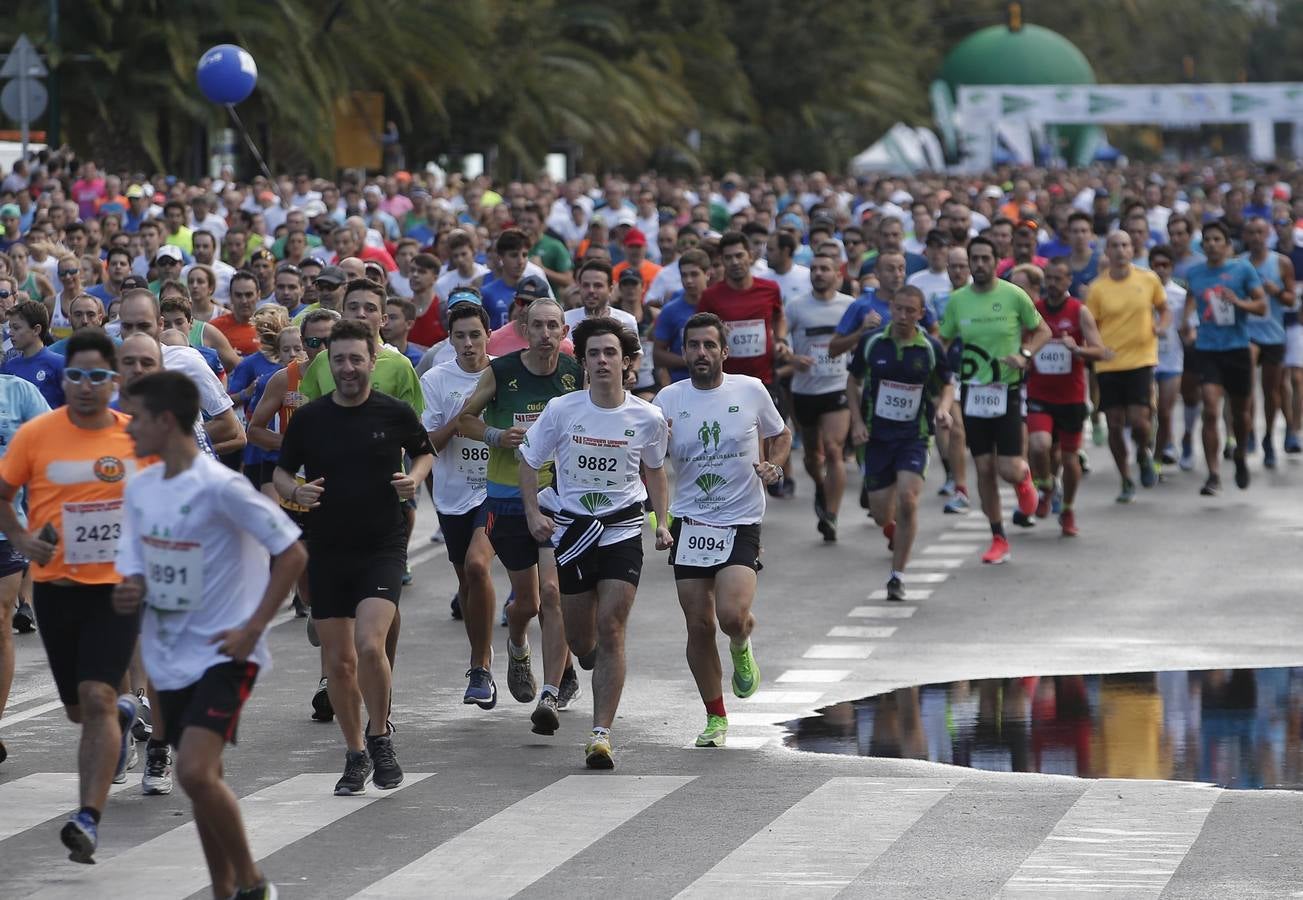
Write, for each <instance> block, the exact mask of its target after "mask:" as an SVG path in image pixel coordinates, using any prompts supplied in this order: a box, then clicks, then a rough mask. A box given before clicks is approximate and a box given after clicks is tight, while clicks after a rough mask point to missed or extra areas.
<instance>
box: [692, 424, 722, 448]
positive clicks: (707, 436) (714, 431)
mask: <svg viewBox="0 0 1303 900" xmlns="http://www.w3.org/2000/svg"><path fill="white" fill-rule="evenodd" d="M722 431H723V429H721V428H720V427H719V422H718V421H715V422H702V423H701V427H700V428H698V429H697V440H699V441H701V452H702V453H708V452H709V451H710V442H711V440H712V439H713V440H714V441H715V452H717V453H718V452H719V436H720V434H721V432H722Z"/></svg>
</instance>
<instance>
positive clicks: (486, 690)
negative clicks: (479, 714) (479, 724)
mask: <svg viewBox="0 0 1303 900" xmlns="http://www.w3.org/2000/svg"><path fill="white" fill-rule="evenodd" d="M466 677H467V678H469V679H470V683H469V684H467V685H466V693H464V694H462V698H461V702H462V703H465V704H466V705H468V706H469V705H471V704H474V705H475V706H478V707H479V708H480V709H493V707H495V706H497V705H498V686H497V684H495V683H494V681H493V673H492V672H490V671H489V670H488V669H486V668H484V667H483V666H475V667H474V668H471V669H468V670H467V671H466Z"/></svg>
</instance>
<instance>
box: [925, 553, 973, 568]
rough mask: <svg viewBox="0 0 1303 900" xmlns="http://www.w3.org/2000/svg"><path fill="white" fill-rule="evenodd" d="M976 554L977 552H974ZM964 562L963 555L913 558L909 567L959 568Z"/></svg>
mask: <svg viewBox="0 0 1303 900" xmlns="http://www.w3.org/2000/svg"><path fill="white" fill-rule="evenodd" d="M974 555H976V553H974ZM963 564H964V559H963V558H962V557H954V558H950V559H936V558H933V559H911V560H910V561H909V567H910V568H911V569H958V568H959V567H960V566H962V565H963Z"/></svg>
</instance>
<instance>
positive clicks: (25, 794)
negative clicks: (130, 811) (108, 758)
mask: <svg viewBox="0 0 1303 900" xmlns="http://www.w3.org/2000/svg"><path fill="white" fill-rule="evenodd" d="M139 784H140V782H139V781H137V780H135V779H134V778H132V777H131V773H127V782H126V783H124V784H113V785H109V794H110V795H113V794H116V793H117V792H118V791H120V790H123V789H124V788H127V787H129V786H132V785H136V786H138V785H139ZM76 808H77V773H76V772H37V773H35V774H33V775H26V776H24V777H22V778H15V779H14V780H13V781H6V782H5V783H4V784H0V810H3V813H0V841H3V840H5V839H6V838H11V837H13V836H14V835H16V834H19V833H20V832H23V831H26V830H27V829H29V828H31V827H32V826H33V825H39V824H41V823H42V822H46V821H49V820H50V819H55V818H58V817H60V816H67V815H70V814H71V813H72V812H73V811H74V810H75V809H76Z"/></svg>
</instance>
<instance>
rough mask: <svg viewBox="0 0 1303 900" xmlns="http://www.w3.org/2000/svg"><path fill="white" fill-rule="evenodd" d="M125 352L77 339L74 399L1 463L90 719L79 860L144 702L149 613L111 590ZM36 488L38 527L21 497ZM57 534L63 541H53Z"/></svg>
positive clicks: (8, 518)
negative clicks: (121, 604) (138, 670)
mask: <svg viewBox="0 0 1303 900" xmlns="http://www.w3.org/2000/svg"><path fill="white" fill-rule="evenodd" d="M116 362H117V351H116V348H115V347H114V346H113V341H112V340H111V339H110V338H109V337H108V335H106V334H105V333H104V332H103V331H100V330H98V329H86V330H84V331H80V332H78V333H77V334H75V335H74V336H73V337H72V338H71V339H70V340H69V341H68V365H67V367H66V368H65V369H64V370H63V388H64V391H65V392H66V394H67V397H68V405H67V406H66V407H65V408H63V409H59V410H55V411H54V412H51V413H47V414H46V415H43V416H39V417H38V418H36V419H34V420H33V421H31V422H28V423H27V424H25V425H23V426H22V427H21V428H19V429H18V432H17V433H16V434H15V435H14V437H13V440H12V441H11V442H10V444H9V449H8V451H7V452H6V453H5V456H4V458H3V460H0V532H3V533H4V534H5V535H7V536H8V537H9V540H10V541H11V542H12V543H13V545H14V547H15V548H16V549H17V550H18V551H19V552H20V553H21V554H22V555H23V556H25V557H26V558H27V559H28V560H30V561H31V564H32V576H33V579H34V581H35V589H34V597H33V600H34V605H35V608H36V618H37V622H38V623H39V625H40V634H41V640H42V643H43V644H44V646H45V652H46V656H47V657H48V659H49V661H50V669H51V671H52V673H53V675H54V681H55V685H56V687H57V689H58V692H59V699H60V700H61V701H63V705H64V709H65V712H66V713H67V716H68V718H69V719H70V720H71V721H73V722H75V723H78V724H80V725H81V726H82V730H81V745H80V748H79V751H78V760H79V765H78V768H79V770H80V771H79V774H80V795H81V796H80V801H79V808H78V810H77V811H76V812H75V813H74V814H73V815H72V817H71V818H70V819H69V820H68V822H67V823H66V824H65V825H64V826H63V829H62V831H61V833H60V837H61V839H62V841H63V843H64V845H65V846H66V847H67V848H68V849H69V851H70V853H69V858H70V859H71V860H73V861H74V862H81V863H90V862H93V861H94V859H93V855H94V853H95V848H96V845H97V843H98V826H99V821H100V816H101V813H102V812H103V810H104V806H105V804H106V803H107V801H108V794H109V785H110V783H111V782H112V781H113V780H114V779H115V772H118V771H121V772H123V773H124V774H125V768H126V763H127V758H128V749H129V746H130V745H129V741H130V736H131V732H130V726H131V724H132V723H133V722H134V721H135V719H136V714H137V700H136V698H135V696H133V695H131V694H123V695H122V696H121V697H118V696H117V694H118V686H119V685H121V684H122V682H123V679H124V676H125V675H126V673H127V667H128V665H129V664H130V661H131V656H132V652H133V651H134V650H135V646H136V635H137V634H138V632H139V630H140V616H139V614H138V613H136V614H119V613H117V612H115V611H114V609H113V602H112V593H113V588H114V586H115V585H116V584H117V583H118V582H120V581H121V580H122V579H121V576H119V575H118V574H117V572H116V571H115V569H114V567H113V560H114V557H115V555H116V552H117V545H118V538H119V536H120V533H121V529H122V497H123V491H124V489H125V488H126V485H127V482H128V480H129V479H130V478H131V477H132V476H134V475H135V473H136V472H137V470H138V469H139V467H140V466H139V463H138V461H137V460H136V458H135V450H134V448H133V446H132V442H131V438H130V437H129V436H128V434H127V421H128V419H127V416H125V415H123V414H121V413H119V412H116V411H114V410H112V409H110V408H109V401H110V400H111V399H112V398H113V393H114V391H115V390H116V389H117V381H118V376H117V373H116V372H115V371H114V366H115V365H116ZM24 486H25V487H26V488H27V490H28V526H30V528H31V530H30V531H29V530H28V528H27V527H24V526H23V525H22V524H20V523H19V521H18V516H17V513H16V512H15V510H14V507H13V499H14V497H15V495H16V494H17V493H18V491H19V489H21V488H23V487H24ZM55 536H57V538H56V539H54V540H51V539H50V538H52V537H55Z"/></svg>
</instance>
